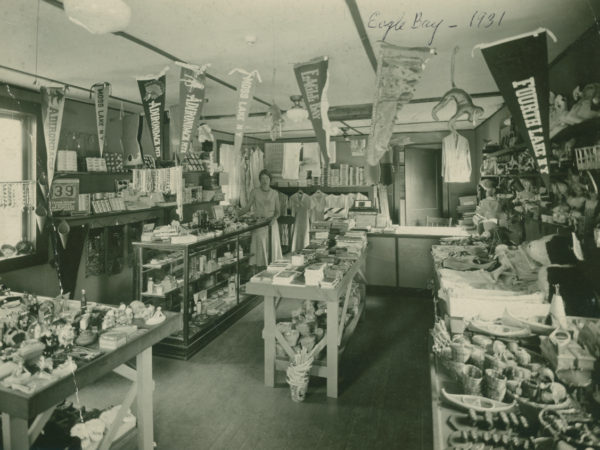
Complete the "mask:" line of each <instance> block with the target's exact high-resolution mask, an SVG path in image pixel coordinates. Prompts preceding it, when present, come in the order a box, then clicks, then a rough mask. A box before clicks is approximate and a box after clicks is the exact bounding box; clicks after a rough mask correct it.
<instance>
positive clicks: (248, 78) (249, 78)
mask: <svg viewBox="0 0 600 450" xmlns="http://www.w3.org/2000/svg"><path fill="white" fill-rule="evenodd" d="M236 72H238V73H240V74H242V80H241V82H240V87H239V89H238V92H239V100H238V106H237V110H236V114H235V117H236V119H235V134H234V137H233V148H234V149H235V150H234V151H235V152H236V153H238V152H240V150H241V148H242V142H243V140H244V127H245V125H246V119H248V114H249V113H250V102H251V101H252V97H254V87H255V86H254V78H256V79H257V80H258V82H259V83H262V80H261V78H260V74H259V73H258V71H257V70H253V71H252V72H248V71H246V70H244V69H238V68H236V69H233V70H232V71H231V72H229V75H233V74H234V73H236Z"/></svg>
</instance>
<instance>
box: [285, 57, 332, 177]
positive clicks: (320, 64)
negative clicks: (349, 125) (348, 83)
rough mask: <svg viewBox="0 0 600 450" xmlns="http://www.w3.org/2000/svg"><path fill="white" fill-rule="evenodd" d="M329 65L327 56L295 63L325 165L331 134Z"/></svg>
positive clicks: (297, 78) (297, 76)
mask: <svg viewBox="0 0 600 450" xmlns="http://www.w3.org/2000/svg"><path fill="white" fill-rule="evenodd" d="M328 65H329V61H328V59H327V56H321V57H319V58H315V59H312V60H310V61H308V62H306V63H300V64H296V65H294V72H295V73H296V80H297V81H298V86H299V87H300V92H302V97H303V98H304V103H305V104H306V107H307V108H308V117H309V118H310V121H311V122H312V126H313V129H314V130H315V135H316V136H317V142H318V143H319V147H320V149H321V156H322V158H323V162H324V164H325V167H328V166H329V151H328V149H329V136H330V134H331V124H330V123H329V116H328V111H329V102H328V101H327V88H328V86H329V79H328V78H329V77H328V69H327V68H328Z"/></svg>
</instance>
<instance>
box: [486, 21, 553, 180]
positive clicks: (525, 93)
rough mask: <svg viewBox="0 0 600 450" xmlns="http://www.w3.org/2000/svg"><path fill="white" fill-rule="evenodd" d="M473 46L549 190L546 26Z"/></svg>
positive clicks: (548, 90) (548, 91)
mask: <svg viewBox="0 0 600 450" xmlns="http://www.w3.org/2000/svg"><path fill="white" fill-rule="evenodd" d="M553 38H554V37H553ZM554 40H556V38H554ZM475 48H480V49H481V52H482V53H483V57H484V58H485V62H486V63H487V65H488V67H489V69H490V72H491V73H492V76H493V77H494V80H495V81H496V84H497V85H498V89H499V90H500V93H502V96H503V97H504V101H505V102H506V105H507V106H508V109H509V111H510V113H511V115H512V117H513V119H514V120H515V121H516V124H517V127H518V128H519V131H520V133H521V135H522V136H523V139H524V140H525V142H526V143H527V144H528V147H529V149H530V150H531V151H532V152H533V154H534V156H535V160H536V162H537V166H538V170H539V172H540V174H541V176H542V179H543V181H544V184H545V185H546V189H548V191H549V190H550V167H549V165H548V150H549V148H550V146H549V142H550V136H549V127H548V123H549V120H550V117H549V95H550V87H549V84H548V83H549V81H548V49H547V46H546V30H544V29H543V28H540V29H538V30H536V31H533V32H531V33H527V34H522V35H519V36H514V37H510V38H508V39H503V40H501V41H497V42H492V43H489V44H479V45H477V46H475Z"/></svg>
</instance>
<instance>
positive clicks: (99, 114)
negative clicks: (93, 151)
mask: <svg viewBox="0 0 600 450" xmlns="http://www.w3.org/2000/svg"><path fill="white" fill-rule="evenodd" d="M92 93H93V94H94V104H95V105H96V127H97V128H98V146H99V147H100V157H101V158H102V153H103V152H104V138H105V137H106V122H107V120H108V98H109V97H110V83H107V82H104V83H96V84H94V85H93V86H92Z"/></svg>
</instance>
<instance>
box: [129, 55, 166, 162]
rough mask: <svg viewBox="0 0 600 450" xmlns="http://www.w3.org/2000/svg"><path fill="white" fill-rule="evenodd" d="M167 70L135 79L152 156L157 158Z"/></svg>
mask: <svg viewBox="0 0 600 450" xmlns="http://www.w3.org/2000/svg"><path fill="white" fill-rule="evenodd" d="M167 70H169V67H168V66H167V67H165V68H164V70H163V71H162V72H161V73H159V74H158V75H156V76H154V75H148V76H145V77H138V78H137V82H138V87H139V88H140V95H141V96H142V104H143V105H144V114H145V116H146V122H147V123H148V127H149V129H150V137H151V138H152V146H153V147H154V154H155V155H156V157H157V158H160V157H161V155H162V154H163V151H162V137H163V129H164V126H163V116H164V113H165V97H166V95H165V90H166V80H167V77H166V75H165V73H166V72H167Z"/></svg>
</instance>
